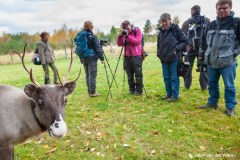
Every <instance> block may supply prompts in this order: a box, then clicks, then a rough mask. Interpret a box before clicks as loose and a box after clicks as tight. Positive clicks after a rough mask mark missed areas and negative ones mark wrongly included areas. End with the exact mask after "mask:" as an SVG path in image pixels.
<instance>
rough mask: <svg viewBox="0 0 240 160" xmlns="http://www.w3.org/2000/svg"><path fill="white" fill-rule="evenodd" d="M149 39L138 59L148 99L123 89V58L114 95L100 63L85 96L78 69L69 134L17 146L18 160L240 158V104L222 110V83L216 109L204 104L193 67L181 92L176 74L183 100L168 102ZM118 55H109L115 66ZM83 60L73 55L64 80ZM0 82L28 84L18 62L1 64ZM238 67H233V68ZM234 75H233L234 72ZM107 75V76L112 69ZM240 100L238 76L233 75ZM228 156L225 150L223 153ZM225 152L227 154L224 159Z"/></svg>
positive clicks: (61, 63) (37, 71) (63, 65)
mask: <svg viewBox="0 0 240 160" xmlns="http://www.w3.org/2000/svg"><path fill="white" fill-rule="evenodd" d="M155 50H156V48H155V47H154V45H150V46H148V47H147V51H148V52H149V53H150V56H149V57H148V58H147V60H145V61H144V64H143V70H144V71H143V73H144V84H145V88H146V90H147V93H148V97H146V96H145V95H143V96H142V97H136V96H129V95H128V91H127V84H125V90H123V69H122V60H121V62H120V66H119V68H118V71H117V76H116V79H117V82H118V85H119V89H117V88H116V86H114V87H113V89H112V93H113V98H112V99H110V100H109V101H106V100H105V99H106V95H107V92H108V84H107V81H106V76H105V72H104V67H103V65H102V64H100V63H99V65H98V69H99V72H98V78H97V90H98V92H100V93H101V94H102V96H101V97H97V98H89V97H88V94H87V92H86V91H87V90H86V85H85V75H84V72H82V75H81V78H80V80H79V81H78V84H77V88H76V90H75V91H74V93H73V94H72V95H71V96H69V100H68V104H67V108H66V122H67V125H68V134H67V135H66V137H65V138H63V139H60V140H56V139H51V138H50V137H49V135H48V134H47V133H44V134H43V135H41V136H39V137H36V138H32V139H30V140H28V141H26V142H25V144H21V145H17V146H16V147H15V156H16V159H17V160H36V159H40V160H45V159H49V160H82V159H86V160H90V159H107V160H108V159H110V160H111V159H117V160H120V159H126V160H128V159H129V160H130V159H143V160H145V159H164V160H165V159H177V160H180V159H191V158H192V159H201V157H202V158H204V159H206V158H207V159H240V119H239V118H240V110H239V105H238V106H237V107H236V115H235V116H233V117H227V116H226V115H225V114H224V111H225V105H224V100H223V93H224V92H223V91H224V90H223V83H222V80H221V83H220V84H221V100H220V103H219V109H218V110H201V109H199V108H198V107H199V106H201V105H204V104H205V103H206V102H207V98H208V92H202V91H201V90H200V87H199V83H198V76H199V74H198V73H196V72H195V71H194V74H193V75H194V79H193V85H192V88H191V89H190V90H185V89H184V87H183V81H182V79H181V93H180V94H181V95H180V100H179V101H177V102H174V103H168V102H166V101H163V100H161V96H163V95H164V94H165V87H164V83H163V78H162V71H161V64H160V62H159V60H158V59H157V58H156V53H155ZM117 57H118V55H116V56H115V58H113V57H109V61H110V62H111V66H112V68H115V66H116V62H117ZM68 64H69V60H65V59H63V58H62V59H58V60H57V61H56V65H57V66H58V68H59V70H60V71H61V73H60V74H61V75H62V76H63V75H64V74H65V73H66V70H67V67H68ZM27 66H29V67H33V71H34V75H35V77H36V78H37V79H38V81H39V82H43V78H42V77H43V72H42V68H41V67H39V66H33V65H32V64H31V63H30V62H28V63H27ZM79 67H81V68H82V71H83V67H82V65H81V64H80V63H79V60H78V59H77V58H75V59H74V64H73V68H72V71H71V75H70V77H69V79H74V78H75V77H76V75H77V72H78V70H79ZM0 68H1V69H0V75H1V78H0V84H8V85H12V86H16V87H19V88H23V87H24V85H25V84H28V83H30V80H29V77H28V75H27V74H26V73H25V71H24V70H23V68H22V66H21V65H20V64H11V65H1V66H0ZM239 72H240V70H239V68H238V70H237V73H239ZM237 75H238V74H237ZM109 76H110V75H109ZM236 85H237V89H238V91H237V98H238V99H240V94H239V89H240V77H239V76H237V78H236ZM227 154H228V155H227ZM228 156H230V157H231V158H230V157H228Z"/></svg>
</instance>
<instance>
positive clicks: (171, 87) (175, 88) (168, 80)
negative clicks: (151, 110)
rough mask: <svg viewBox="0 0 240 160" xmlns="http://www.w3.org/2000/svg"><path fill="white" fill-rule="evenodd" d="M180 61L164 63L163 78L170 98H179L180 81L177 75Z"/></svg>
mask: <svg viewBox="0 0 240 160" xmlns="http://www.w3.org/2000/svg"><path fill="white" fill-rule="evenodd" d="M177 66H178V61H177V60H175V61H173V62H171V63H162V70H163V78H164V83H165V87H166V92H167V95H168V96H172V97H175V98H178V97H179V88H180V80H179V76H178V74H177Z"/></svg>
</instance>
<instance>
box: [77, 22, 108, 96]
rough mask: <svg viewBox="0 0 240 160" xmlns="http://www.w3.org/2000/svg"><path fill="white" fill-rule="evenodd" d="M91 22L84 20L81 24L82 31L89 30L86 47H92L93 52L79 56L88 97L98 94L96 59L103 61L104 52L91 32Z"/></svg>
mask: <svg viewBox="0 0 240 160" xmlns="http://www.w3.org/2000/svg"><path fill="white" fill-rule="evenodd" d="M93 28H94V27H93V24H92V22H90V21H86V22H85V23H84V25H83V29H84V31H87V32H89V33H90V34H89V36H88V37H87V38H88V47H89V48H90V49H93V51H94V52H93V54H92V55H90V56H89V57H87V58H81V59H80V60H81V62H82V63H83V66H84V70H85V73H86V84H87V87H88V93H89V96H90V97H97V96H100V94H99V93H98V92H96V78H97V63H98V59H100V60H101V61H102V63H104V55H103V54H104V53H103V50H102V48H101V46H100V43H99V40H98V38H97V36H95V35H94V34H93V31H92V30H93Z"/></svg>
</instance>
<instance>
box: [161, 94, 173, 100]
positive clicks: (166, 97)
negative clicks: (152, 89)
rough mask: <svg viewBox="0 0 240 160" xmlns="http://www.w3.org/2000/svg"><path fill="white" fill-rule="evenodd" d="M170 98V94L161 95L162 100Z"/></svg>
mask: <svg viewBox="0 0 240 160" xmlns="http://www.w3.org/2000/svg"><path fill="white" fill-rule="evenodd" d="M170 98H171V96H169V95H166V96H163V97H162V100H166V99H170Z"/></svg>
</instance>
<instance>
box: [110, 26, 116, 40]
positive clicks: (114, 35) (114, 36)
mask: <svg viewBox="0 0 240 160" xmlns="http://www.w3.org/2000/svg"><path fill="white" fill-rule="evenodd" d="M116 40H117V30H116V28H115V27H114V26H112V28H111V30H110V33H109V37H108V41H109V42H116Z"/></svg>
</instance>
